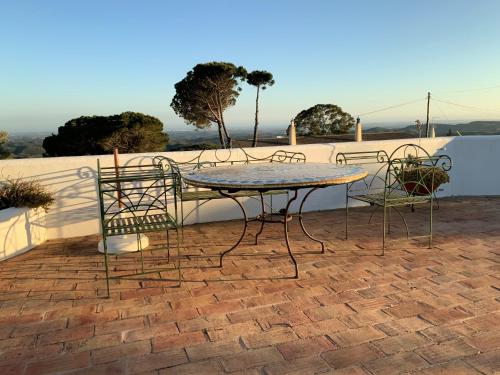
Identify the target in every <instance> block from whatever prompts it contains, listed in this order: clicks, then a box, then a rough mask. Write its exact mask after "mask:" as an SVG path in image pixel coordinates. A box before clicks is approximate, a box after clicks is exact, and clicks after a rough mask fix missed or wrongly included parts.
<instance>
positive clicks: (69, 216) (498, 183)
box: [0, 136, 500, 239]
mask: <svg viewBox="0 0 500 375" xmlns="http://www.w3.org/2000/svg"><path fill="white" fill-rule="evenodd" d="M405 143H416V144H418V143H419V140H418V139H399V140H388V141H368V142H345V143H328V144H312V145H298V146H277V147H259V148H255V149H249V150H248V151H249V153H250V154H251V155H254V156H258V157H259V156H260V157H263V156H266V155H269V154H271V153H273V152H274V151H276V150H279V149H286V150H289V151H299V152H303V153H304V154H305V155H306V157H307V161H309V162H323V163H330V162H331V163H335V157H336V155H337V153H338V152H352V151H369V150H380V149H383V150H386V151H387V152H388V153H390V152H392V151H393V150H394V149H395V148H396V147H398V146H400V145H402V144H405ZM420 144H421V146H422V147H424V148H425V149H426V150H428V151H429V152H430V153H446V154H448V155H449V156H450V157H451V158H452V160H453V164H454V166H453V169H452V170H451V172H450V179H451V182H450V183H449V184H446V185H443V189H442V191H440V192H439V195H441V196H450V195H498V194H500V173H497V171H498V167H497V163H498V161H500V136H467V137H440V138H433V139H422V140H420ZM214 152H217V153H218V156H219V157H220V158H223V157H224V155H225V153H227V151H225V150H220V151H206V152H205V155H206V156H205V157H206V159H211V158H213V155H214ZM198 153H199V152H198V151H184V152H171V153H163V155H168V156H169V157H171V158H173V159H175V160H178V161H183V160H189V159H190V158H192V157H194V156H195V155H197V154H198ZM154 155H157V154H128V155H121V156H120V162H121V164H123V165H125V164H128V165H131V164H141V163H146V162H150V160H151V157H152V156H154ZM231 157H232V158H234V157H238V151H237V150H233V154H232V155H231ZM240 157H241V158H242V155H240ZM97 158H99V159H100V160H101V163H102V164H103V165H104V166H111V165H112V163H113V159H112V155H104V156H77V157H61V158H41V159H19V160H3V161H0V178H2V179H5V178H19V177H20V178H35V179H37V180H39V181H40V182H41V183H42V184H44V185H46V186H48V188H49V189H50V190H52V191H53V192H54V193H55V196H56V203H55V204H54V206H53V207H52V208H51V210H50V211H49V212H48V214H47V216H46V226H47V237H48V238H49V239H54V238H66V237H74V236H82V235H88V234H95V233H98V232H99V224H98V208H97V194H96V183H95V179H96V164H97ZM281 199H283V198H281ZM279 203H280V200H279V198H276V199H274V200H273V204H274V205H276V206H277V205H278V204H279ZM343 204H344V187H330V188H326V189H322V190H319V191H318V192H316V193H314V194H313V195H312V196H311V197H310V200H309V201H308V205H307V210H310V211H313V210H327V209H332V208H338V207H342V205H343ZM245 206H246V207H247V208H248V210H249V213H250V214H251V215H252V214H256V213H257V212H258V204H257V202H256V201H255V200H252V199H245ZM191 207H194V205H191ZM189 210H190V206H189V205H186V206H185V211H186V212H187V211H189ZM238 217H240V212H239V211H238V209H237V208H236V207H235V205H234V202H232V201H230V200H218V201H213V202H210V203H208V204H206V205H205V206H203V207H202V208H201V209H199V210H196V211H195V212H194V214H193V215H192V216H191V217H190V219H191V222H193V221H195V222H206V221H216V220H225V219H232V218H238Z"/></svg>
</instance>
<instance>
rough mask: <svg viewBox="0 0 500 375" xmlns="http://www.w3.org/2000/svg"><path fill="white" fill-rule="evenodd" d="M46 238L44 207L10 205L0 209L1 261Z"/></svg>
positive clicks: (26, 249) (24, 250)
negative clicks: (31, 207) (30, 207)
mask: <svg viewBox="0 0 500 375" xmlns="http://www.w3.org/2000/svg"><path fill="white" fill-rule="evenodd" d="M46 240H47V229H46V225H45V211H44V210H43V209H41V208H38V209H29V208H26V207H22V208H17V207H10V208H7V209H4V210H0V241H1V242H0V261H1V260H5V259H7V258H10V257H13V256H16V255H19V254H22V253H24V252H26V251H28V250H31V249H32V248H33V247H35V246H37V245H40V244H41V243H43V242H45V241H46Z"/></svg>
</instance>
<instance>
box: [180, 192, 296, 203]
mask: <svg viewBox="0 0 500 375" xmlns="http://www.w3.org/2000/svg"><path fill="white" fill-rule="evenodd" d="M230 194H231V196H233V197H236V198H238V197H255V196H259V192H258V191H255V190H240V191H237V192H234V193H230ZM277 194H286V190H272V191H267V192H265V193H263V195H277ZM178 198H179V199H180V200H181V201H183V202H189V201H200V200H209V199H221V198H225V197H224V196H222V195H221V194H220V193H219V192H218V191H215V190H198V191H184V192H182V193H180V194H179V195H178Z"/></svg>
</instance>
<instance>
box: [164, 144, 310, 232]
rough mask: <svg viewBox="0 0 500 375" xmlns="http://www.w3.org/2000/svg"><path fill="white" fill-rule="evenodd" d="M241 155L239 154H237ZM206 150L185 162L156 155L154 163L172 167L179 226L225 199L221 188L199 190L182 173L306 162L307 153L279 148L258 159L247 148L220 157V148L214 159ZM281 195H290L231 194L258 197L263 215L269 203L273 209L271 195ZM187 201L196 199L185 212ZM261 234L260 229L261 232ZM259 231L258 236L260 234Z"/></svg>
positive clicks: (280, 191)
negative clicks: (237, 166)
mask: <svg viewBox="0 0 500 375" xmlns="http://www.w3.org/2000/svg"><path fill="white" fill-rule="evenodd" d="M235 154H236V156H239V158H238V157H236V156H235ZM205 155H206V153H205V150H203V151H202V152H200V153H199V154H198V155H197V156H196V157H194V158H192V159H190V160H188V161H184V162H178V161H175V160H173V159H172V158H168V157H165V156H156V157H155V158H154V160H155V163H159V164H162V165H163V167H164V168H165V170H169V171H170V173H172V176H173V177H174V179H175V180H176V184H175V185H176V188H177V191H176V197H177V199H178V200H179V202H180V218H179V219H180V226H181V227H183V226H184V222H185V220H186V219H187V218H188V217H189V216H190V215H191V214H192V213H193V212H195V211H196V210H197V209H199V208H200V207H201V206H202V205H204V204H206V203H208V202H210V201H212V200H216V199H223V198H225V197H224V196H223V195H221V194H220V193H219V192H218V191H213V190H207V189H199V188H195V187H192V186H190V185H189V184H187V183H185V182H184V180H183V177H182V176H183V174H185V173H187V172H192V171H193V170H197V169H201V168H211V167H220V166H225V165H243V164H251V163H305V161H306V156H305V155H304V154H303V153H301V152H290V151H284V150H278V151H275V152H274V153H272V154H271V155H269V156H266V157H263V158H258V157H255V156H252V155H250V154H249V153H248V152H246V151H245V150H244V149H233V150H229V151H228V152H227V155H226V156H225V157H219V156H218V155H219V154H218V153H217V151H216V152H215V155H214V156H213V157H212V158H208V159H206V158H205ZM279 194H288V191H286V190H278V191H269V192H266V193H259V192H256V191H238V192H236V193H231V196H233V197H236V198H238V197H242V198H243V197H248V198H252V199H259V200H260V202H261V211H262V213H261V214H262V215H265V207H266V206H267V207H268V208H270V210H271V211H272V196H273V195H279ZM264 196H270V203H269V204H267V203H266V202H265V201H264V198H263V197H264ZM184 202H197V204H196V205H195V207H194V208H193V209H192V210H191V211H189V212H188V213H187V215H185V214H184ZM259 234H260V232H259ZM259 234H257V237H258V235H259Z"/></svg>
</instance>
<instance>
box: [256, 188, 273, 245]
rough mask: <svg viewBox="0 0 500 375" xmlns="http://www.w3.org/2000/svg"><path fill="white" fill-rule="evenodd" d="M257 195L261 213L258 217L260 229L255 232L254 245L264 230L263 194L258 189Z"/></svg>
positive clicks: (264, 210)
mask: <svg viewBox="0 0 500 375" xmlns="http://www.w3.org/2000/svg"><path fill="white" fill-rule="evenodd" d="M259 195H260V206H261V213H260V219H261V220H260V229H259V231H258V232H257V234H256V235H255V244H256V245H257V243H258V241H259V236H260V235H261V234H262V232H263V231H264V224H265V218H266V209H265V207H264V195H263V194H262V192H260V191H259ZM271 215H272V211H271Z"/></svg>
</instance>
